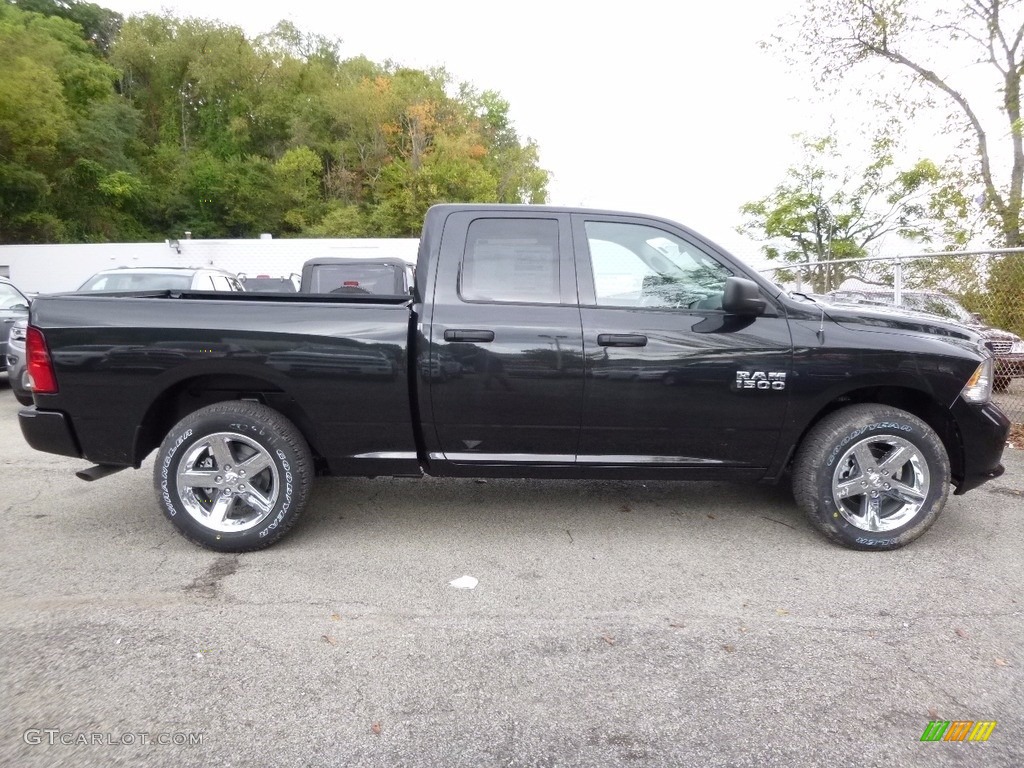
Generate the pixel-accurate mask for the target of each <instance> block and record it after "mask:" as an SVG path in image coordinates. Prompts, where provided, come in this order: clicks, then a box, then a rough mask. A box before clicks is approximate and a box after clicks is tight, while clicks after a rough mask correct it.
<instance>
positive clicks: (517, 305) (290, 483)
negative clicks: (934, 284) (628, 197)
mask: <svg viewBox="0 0 1024 768" xmlns="http://www.w3.org/2000/svg"><path fill="white" fill-rule="evenodd" d="M415 275H416V277H415V285H414V287H413V291H412V294H411V295H410V294H409V293H403V294H395V295H380V294H359V293H335V294H328V295H315V294H309V295H301V294H299V295H296V294H292V295H285V294H276V295H275V294H248V293H238V294H228V293H213V292H209V293H205V292H189V291H163V292H152V293H146V294H130V295H117V296H96V295H80V294H76V295H71V294H68V295H55V296H43V297H39V298H38V299H36V300H35V301H34V302H33V304H32V308H31V317H30V327H29V330H28V334H27V347H28V357H29V371H30V374H31V377H32V381H33V385H34V400H35V405H34V406H33V407H30V408H26V409H24V410H22V411H21V412H20V422H21V427H22V431H23V433H24V435H25V437H26V439H27V440H28V442H29V444H30V445H32V446H33V447H34V448H37V449H39V450H43V451H49V452H52V453H57V454H62V455H67V456H76V457H82V458H84V459H88V460H89V461H91V462H93V463H94V464H95V465H96V466H94V467H91V468H89V469H85V470H83V471H82V472H80V473H79V475H80V476H83V477H84V478H86V479H96V478H98V477H101V476H103V475H104V474H109V473H110V472H112V471H116V470H119V469H124V468H126V467H136V468H138V467H139V466H140V465H141V464H142V462H143V460H144V459H145V458H146V457H147V456H148V455H149V454H150V453H151V452H153V451H154V449H155V450H156V451H157V454H156V461H155V483H156V495H157V497H158V499H159V503H160V506H161V507H162V509H163V510H164V512H165V514H166V515H167V516H168V517H169V518H170V520H171V521H172V522H173V523H174V525H176V526H177V527H178V528H179V529H180V530H181V531H182V533H184V534H185V535H186V536H187V537H189V538H190V539H192V540H194V541H196V542H198V543H200V544H202V545H204V546H207V547H210V548H213V549H217V550H224V551H243V550H251V549H257V548H260V547H264V546H267V545H269V544H271V543H273V542H275V541H277V540H278V539H280V538H281V537H282V536H283V535H284V534H285V532H286V531H287V530H288V529H289V528H290V527H291V526H292V524H293V523H295V521H296V519H297V518H298V517H299V515H300V514H301V512H302V511H303V508H304V506H305V505H306V502H307V499H308V497H309V493H310V486H311V482H312V478H313V476H314V475H315V474H318V473H319V474H333V475H365V476H376V475H401V476H404V475H416V476H419V475H422V474H423V473H429V474H431V475H436V476H449V477H451V476H456V477H540V478H622V479H657V480H695V479H712V480H745V481H768V482H777V481H779V480H782V479H783V478H786V477H788V476H791V479H792V484H793V488H794V493H795V497H796V500H797V502H798V503H799V505H800V506H801V507H802V508H803V509H804V510H805V512H806V513H807V515H808V516H809V518H810V520H811V522H812V523H813V524H814V525H815V526H816V527H817V528H818V529H819V530H820V531H821V532H823V533H824V534H825V535H826V536H828V537H829V538H830V539H832V540H834V541H836V542H838V543H840V544H843V545H845V546H848V547H854V548H859V549H876V550H882V549H894V548H896V547H900V546H902V545H904V544H907V543H908V542H910V541H912V540H913V539H915V538H916V537H918V536H919V535H921V534H922V533H923V532H924V531H925V530H926V529H927V528H928V527H929V526H930V525H931V524H932V523H933V522H934V521H935V519H936V518H937V517H938V515H939V513H940V512H941V510H942V508H943V506H944V504H945V502H946V498H947V495H948V493H949V490H950V486H951V485H952V486H954V487H955V488H956V492H957V493H964V492H966V491H968V490H970V489H972V488H975V487H976V486H978V485H979V484H981V483H983V482H985V481H986V480H988V479H990V478H993V477H997V476H998V475H1000V474H1001V473H1002V471H1003V467H1002V465H1001V464H1000V459H1001V455H1002V451H1003V446H1004V441H1005V438H1006V435H1007V430H1008V428H1009V423H1008V421H1007V419H1006V417H1005V416H1004V415H1003V413H1002V412H1001V411H1000V410H999V408H998V407H996V406H995V405H993V404H992V403H991V402H990V395H991V390H992V360H991V358H990V357H989V355H988V353H987V351H986V350H985V348H984V345H983V341H982V339H981V338H980V337H979V336H978V334H977V333H975V332H974V331H971V330H970V329H968V328H965V327H963V326H960V325H957V324H955V323H943V322H941V321H939V320H931V319H927V318H925V319H922V318H921V317H913V316H908V315H902V314H900V313H899V312H897V311H895V310H887V309H885V308H877V309H871V308H864V307H845V308H840V307H831V306H828V305H824V304H818V303H814V302H812V301H810V300H807V299H805V298H801V297H799V296H794V295H789V294H786V293H785V292H783V291H782V290H781V289H780V288H779V287H778V286H777V285H775V284H773V283H771V282H769V281H767V280H765V279H764V278H763V277H761V276H760V275H758V274H757V273H756V272H754V271H752V270H751V269H750V268H749V267H747V266H745V265H744V264H743V263H741V262H740V261H738V260H736V259H735V258H733V257H731V256H730V255H729V254H727V253H725V252H724V251H722V250H721V249H719V248H718V247H716V246H715V245H713V244H712V243H710V242H708V241H707V240H705V239H704V238H702V237H701V236H699V235H697V234H696V233H694V232H692V231H690V230H689V229H687V228H685V227H682V226H680V225H678V224H675V223H673V222H670V221H665V220H663V219H658V218H653V217H650V216H642V215H632V214H625V213H615V212H607V211H590V210H578V209H565V208H552V207H539V206H483V205H440V206H435V207H434V208H432V209H430V211H429V212H428V213H427V216H426V220H425V222H424V227H423V233H422V238H421V241H420V250H419V256H418V263H417V267H416V272H415Z"/></svg>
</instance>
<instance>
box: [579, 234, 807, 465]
mask: <svg viewBox="0 0 1024 768" xmlns="http://www.w3.org/2000/svg"><path fill="white" fill-rule="evenodd" d="M572 218H573V233H574V239H575V243H576V249H577V269H578V273H579V284H580V304H581V314H582V320H583V347H584V360H585V363H584V365H585V374H586V385H585V394H584V399H583V402H584V406H583V422H582V432H581V435H580V447H579V451H578V462H579V464H580V465H587V464H597V465H602V464H603V465H616V466H630V465H634V466H644V467H648V468H649V467H650V466H657V467H661V468H663V469H666V470H671V469H673V468H678V469H679V470H680V471H679V472H678V474H679V475H680V476H684V477H685V476H688V475H694V474H702V475H704V476H708V475H711V476H714V474H715V473H716V471H717V470H718V469H721V470H725V472H723V475H724V474H728V475H730V476H732V477H735V476H736V472H737V471H738V470H739V471H742V469H743V468H750V470H751V471H750V475H751V476H756V475H757V474H758V469H757V468H764V467H767V466H768V465H769V462H770V460H771V458H772V455H773V453H774V451H775V449H776V444H777V442H778V437H779V433H780V431H781V427H782V424H783V420H784V418H785V414H786V406H787V398H788V394H789V393H788V390H787V384H788V377H789V376H790V375H791V360H792V345H791V340H790V333H789V327H788V324H787V321H786V318H785V317H784V316H783V315H781V314H780V313H779V311H777V310H776V308H775V306H774V305H773V304H772V303H771V302H769V307H768V310H767V312H766V313H765V314H764V315H762V316H760V317H756V318H751V317H737V316H735V315H727V314H726V313H725V312H724V311H723V310H722V296H723V289H724V286H725V281H726V279H727V278H728V277H729V276H730V275H732V274H734V272H735V271H736V269H735V267H734V266H732V267H731V266H730V264H729V262H728V260H727V259H726V258H724V257H723V256H721V255H720V254H717V253H716V252H715V251H714V250H713V249H711V248H710V247H709V246H708V245H707V244H704V243H702V242H700V241H699V240H698V239H697V238H695V237H693V236H692V235H690V234H689V233H687V232H685V231H681V230H679V231H677V230H675V229H674V228H672V227H670V226H669V225H667V224H665V223H663V222H660V221H657V220H649V219H643V218H642V217H635V218H634V217H626V216H610V215H608V216H603V215H587V214H574V215H573V217H572ZM695 469H696V470H700V471H699V472H697V473H695V472H694V470H695Z"/></svg>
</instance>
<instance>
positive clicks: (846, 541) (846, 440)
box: [793, 405, 949, 550]
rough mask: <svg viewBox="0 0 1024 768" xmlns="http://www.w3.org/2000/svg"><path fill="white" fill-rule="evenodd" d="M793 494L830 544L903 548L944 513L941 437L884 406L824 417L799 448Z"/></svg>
mask: <svg viewBox="0 0 1024 768" xmlns="http://www.w3.org/2000/svg"><path fill="white" fill-rule="evenodd" d="M898 448H899V449H902V450H901V451H897V450H896V449H898ZM862 449H863V450H862ZM862 462H863V465H864V466H863V467H862V466H861V463H862ZM793 495H794V496H795V497H796V500H797V503H798V504H799V505H800V507H801V508H802V509H803V510H804V512H805V513H806V514H807V517H808V519H809V520H810V521H811V524H812V525H813V526H814V527H815V528H817V529H818V530H819V531H821V532H822V533H823V534H825V536H827V537H828V538H829V539H831V540H832V541H834V542H836V543H838V544H842V545H843V546H844V547H849V548H851V549H865V550H868V549H876V550H877V549H881V550H888V549H898V548H899V547H902V546H905V545H906V544H909V543H910V542H912V541H913V540H914V539H916V538H917V537H918V536H920V535H921V534H923V533H924V532H925V531H926V530H928V528H930V527H931V525H932V524H933V523H934V522H935V520H936V519H937V518H938V516H939V514H940V513H941V512H942V508H943V507H944V506H945V504H946V498H947V497H948V496H949V458H948V456H947V455H946V449H945V446H943V444H942V441H941V440H940V439H939V436H938V435H936V434H935V432H934V430H932V428H931V427H929V426H928V425H927V424H925V423H924V422H923V421H921V420H920V419H919V418H917V417H916V416H913V415H912V414H909V413H907V412H906V411H901V410H899V409H897V408H892V407H889V406H885V405H851V406H848V407H846V408H843V409H841V410H839V411H836V412H834V413H831V414H829V415H828V416H826V417H825V418H823V419H822V420H821V421H820V422H818V424H816V425H815V426H814V428H813V429H811V431H810V432H809V433H808V434H807V436H806V437H805V438H804V440H803V442H802V443H801V444H800V448H799V449H798V451H797V455H796V461H795V462H794V465H793Z"/></svg>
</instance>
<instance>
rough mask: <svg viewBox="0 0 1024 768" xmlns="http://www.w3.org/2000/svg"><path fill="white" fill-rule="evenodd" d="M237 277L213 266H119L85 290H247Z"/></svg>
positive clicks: (83, 288)
mask: <svg viewBox="0 0 1024 768" xmlns="http://www.w3.org/2000/svg"><path fill="white" fill-rule="evenodd" d="M244 290H245V288H244V287H242V284H241V282H239V280H238V277H237V276H236V275H234V274H233V273H231V272H228V271H226V270H223V269H213V268H212V267H210V268H208V267H201V268H196V267H117V268H115V269H105V270H103V271H102V272H97V273H96V274H95V275H93V276H92V277H90V278H89V279H88V280H86V281H85V282H84V283H82V285H81V286H80V287H79V288H78V291H79V292H82V291H104V292H111V291H117V292H120V291H244Z"/></svg>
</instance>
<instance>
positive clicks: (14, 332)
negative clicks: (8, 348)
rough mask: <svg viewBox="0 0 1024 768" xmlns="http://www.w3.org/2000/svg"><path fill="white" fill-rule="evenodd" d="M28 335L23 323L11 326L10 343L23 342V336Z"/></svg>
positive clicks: (26, 327)
mask: <svg viewBox="0 0 1024 768" xmlns="http://www.w3.org/2000/svg"><path fill="white" fill-rule="evenodd" d="M27 333H28V326H27V325H25V324H23V323H18V324H16V325H12V326H11V341H24V340H25V336H26V334H27Z"/></svg>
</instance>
